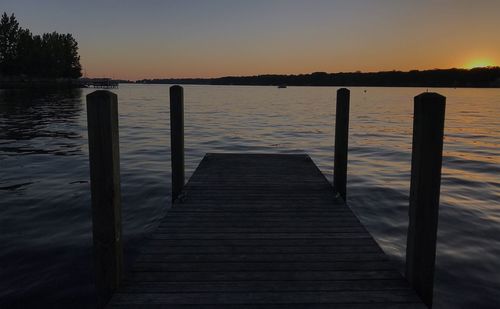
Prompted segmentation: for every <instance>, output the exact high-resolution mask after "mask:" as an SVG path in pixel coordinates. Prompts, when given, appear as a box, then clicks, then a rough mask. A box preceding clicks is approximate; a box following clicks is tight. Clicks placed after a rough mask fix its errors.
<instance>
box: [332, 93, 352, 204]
mask: <svg viewBox="0 0 500 309" xmlns="http://www.w3.org/2000/svg"><path fill="white" fill-rule="evenodd" d="M349 100H350V91H349V89H346V88H341V89H339V90H337V110H336V114H335V157H334V165H333V187H334V188H335V190H336V191H337V193H339V194H340V196H342V198H343V199H344V201H346V200H347V147H348V139H349Z"/></svg>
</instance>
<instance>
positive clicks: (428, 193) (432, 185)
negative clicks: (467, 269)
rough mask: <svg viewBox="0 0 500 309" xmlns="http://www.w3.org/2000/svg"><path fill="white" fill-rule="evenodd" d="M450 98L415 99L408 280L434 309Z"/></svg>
mask: <svg viewBox="0 0 500 309" xmlns="http://www.w3.org/2000/svg"><path fill="white" fill-rule="evenodd" d="M445 106H446V98H445V97H444V96H441V95H439V94H437V93H422V94H420V95H418V96H416V97H415V101H414V116H413V149H412V161H411V185H410V210H409V219H410V220H409V226H408V238H407V247H406V278H407V279H408V281H409V283H410V284H411V285H412V286H413V287H414V289H415V290H416V292H417V294H419V296H420V297H421V298H422V300H423V302H424V303H425V304H426V305H427V306H429V307H431V306H432V296H433V283H434V264H435V257H436V235H437V224H438V212H439V190H440V185H441V164H442V153H443V131H444V117H445Z"/></svg>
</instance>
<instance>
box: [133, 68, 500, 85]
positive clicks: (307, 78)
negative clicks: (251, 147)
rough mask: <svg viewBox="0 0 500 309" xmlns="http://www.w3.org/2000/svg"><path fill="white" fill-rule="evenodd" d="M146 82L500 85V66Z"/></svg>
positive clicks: (154, 81) (144, 81)
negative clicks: (468, 68)
mask: <svg viewBox="0 0 500 309" xmlns="http://www.w3.org/2000/svg"><path fill="white" fill-rule="evenodd" d="M137 83H146V84H206V85H254V86H273V85H274V86H276V85H283V84H285V85H289V86H378V87H500V67H488V68H474V69H470V70H467V69H445V70H439V69H435V70H425V71H418V70H413V71H409V72H401V71H388V72H374V73H361V72H353V73H325V72H316V73H311V74H299V75H257V76H227V77H220V78H182V79H178V78H174V79H143V80H139V81H137Z"/></svg>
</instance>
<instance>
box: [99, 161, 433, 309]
mask: <svg viewBox="0 0 500 309" xmlns="http://www.w3.org/2000/svg"><path fill="white" fill-rule="evenodd" d="M108 307H110V308H115V307H117V308H130V307H138V308H144V307H147V308H149V307H164V308H332V307H341V308H372V307H373V308H421V307H422V308H423V307H425V306H424V305H423V304H422V303H421V301H420V299H419V297H418V296H417V295H416V293H415V292H414V291H413V290H412V289H411V288H410V287H409V284H408V282H407V281H406V280H405V279H404V278H403V276H402V275H401V274H399V273H398V272H397V271H396V270H395V268H394V266H393V265H392V264H391V262H389V261H388V259H387V257H386V256H385V254H384V253H383V252H382V250H381V249H380V247H379V246H378V245H377V243H376V242H375V241H374V240H373V238H372V237H371V236H370V234H369V233H368V232H367V231H366V230H365V228H364V227H363V226H362V224H361V223H360V222H359V220H358V218H357V217H356V216H355V215H354V214H353V212H352V211H351V210H350V209H349V207H347V206H346V204H345V203H344V202H343V200H342V199H341V198H340V197H339V196H338V195H337V194H336V193H335V191H334V190H333V187H332V186H331V185H330V183H329V182H328V181H327V179H326V178H325V177H324V176H323V174H322V173H321V172H320V170H319V169H318V168H317V167H316V165H315V164H314V163H313V161H312V160H311V158H310V157H309V156H308V155H305V154H304V155H277V154H276V155H270V154H266V155H264V154H263V155H258V154H207V155H206V156H205V157H204V158H203V160H202V161H201V163H200V165H199V166H198V168H197V169H196V171H195V172H194V174H193V176H192V177H191V179H190V180H189V182H188V183H187V185H186V186H185V187H184V189H183V191H182V193H181V195H180V196H179V198H178V199H177V201H176V202H175V203H174V204H173V207H172V209H170V210H169V211H168V213H167V215H166V216H165V218H164V219H163V220H162V222H161V224H160V226H159V228H158V230H157V231H156V232H155V233H154V234H153V235H152V237H151V239H150V240H149V241H148V242H147V244H145V246H144V248H143V251H142V254H141V255H140V257H139V258H138V260H137V262H136V263H135V265H134V266H133V268H132V271H131V272H130V273H129V274H128V275H127V276H126V278H125V280H124V282H123V284H122V286H121V287H120V288H119V289H118V292H117V293H115V294H114V296H113V297H112V299H111V301H110V303H109V305H108Z"/></svg>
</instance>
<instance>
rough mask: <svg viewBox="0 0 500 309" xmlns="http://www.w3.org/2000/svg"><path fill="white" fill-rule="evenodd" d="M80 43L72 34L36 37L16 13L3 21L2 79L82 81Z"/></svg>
mask: <svg viewBox="0 0 500 309" xmlns="http://www.w3.org/2000/svg"><path fill="white" fill-rule="evenodd" d="M81 70H82V68H81V65H80V56H79V55H78V43H77V42H76V40H75V39H74V38H73V36H72V35H71V34H59V33H57V32H52V33H44V34H42V35H33V34H32V33H31V31H30V30H29V29H23V28H21V27H20V26H19V22H18V21H17V20H16V17H15V16H14V14H12V15H11V16H8V15H7V13H3V15H2V17H1V20H0V77H1V76H4V77H21V78H24V77H27V78H54V79H55V78H78V77H80V76H81V75H82V74H81Z"/></svg>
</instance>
